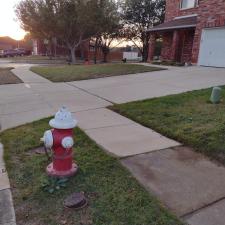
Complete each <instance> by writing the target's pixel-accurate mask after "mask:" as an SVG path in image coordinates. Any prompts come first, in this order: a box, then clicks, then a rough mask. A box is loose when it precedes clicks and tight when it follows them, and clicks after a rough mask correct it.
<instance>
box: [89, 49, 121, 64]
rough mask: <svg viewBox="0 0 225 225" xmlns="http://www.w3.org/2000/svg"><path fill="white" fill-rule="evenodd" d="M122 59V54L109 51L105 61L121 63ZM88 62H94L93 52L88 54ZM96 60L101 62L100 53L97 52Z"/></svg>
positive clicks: (101, 56) (101, 55)
mask: <svg viewBox="0 0 225 225" xmlns="http://www.w3.org/2000/svg"><path fill="white" fill-rule="evenodd" d="M122 59H123V52H120V51H111V52H110V53H109V54H108V56H107V61H109V62H110V61H122ZM89 60H91V61H92V60H94V52H93V51H90V52H89ZM97 60H98V61H103V54H102V52H101V51H98V52H97Z"/></svg>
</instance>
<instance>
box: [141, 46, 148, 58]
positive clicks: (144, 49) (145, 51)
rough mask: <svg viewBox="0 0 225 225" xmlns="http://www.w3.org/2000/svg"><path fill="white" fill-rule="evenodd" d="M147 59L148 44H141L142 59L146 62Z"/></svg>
mask: <svg viewBox="0 0 225 225" xmlns="http://www.w3.org/2000/svg"><path fill="white" fill-rule="evenodd" d="M147 60H148V44H143V52H142V61H143V62H147Z"/></svg>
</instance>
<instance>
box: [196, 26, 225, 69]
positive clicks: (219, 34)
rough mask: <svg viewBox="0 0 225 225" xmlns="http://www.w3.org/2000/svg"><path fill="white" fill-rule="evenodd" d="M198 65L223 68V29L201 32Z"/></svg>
mask: <svg viewBox="0 0 225 225" xmlns="http://www.w3.org/2000/svg"><path fill="white" fill-rule="evenodd" d="M198 64H199V65H202V66H215V67H225V28H216V29H204V30H203V31H202V38H201V43H200V52H199V61H198Z"/></svg>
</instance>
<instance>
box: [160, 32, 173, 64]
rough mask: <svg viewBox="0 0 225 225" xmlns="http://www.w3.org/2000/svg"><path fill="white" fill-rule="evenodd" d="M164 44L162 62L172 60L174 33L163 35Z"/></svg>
mask: <svg viewBox="0 0 225 225" xmlns="http://www.w3.org/2000/svg"><path fill="white" fill-rule="evenodd" d="M162 38H163V44H162V50H161V58H162V60H172V57H171V45H172V40H173V33H172V32H168V33H164V34H163V37H162Z"/></svg>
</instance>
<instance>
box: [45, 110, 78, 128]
mask: <svg viewBox="0 0 225 225" xmlns="http://www.w3.org/2000/svg"><path fill="white" fill-rule="evenodd" d="M49 125H50V126H51V127H53V128H56V129H72V128H74V127H76V125H77V121H76V120H75V119H74V118H73V117H72V114H71V112H70V111H69V110H68V109H67V108H66V107H62V108H61V109H60V110H59V111H58V112H57V113H56V114H55V118H54V119H51V120H50V122H49Z"/></svg>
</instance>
